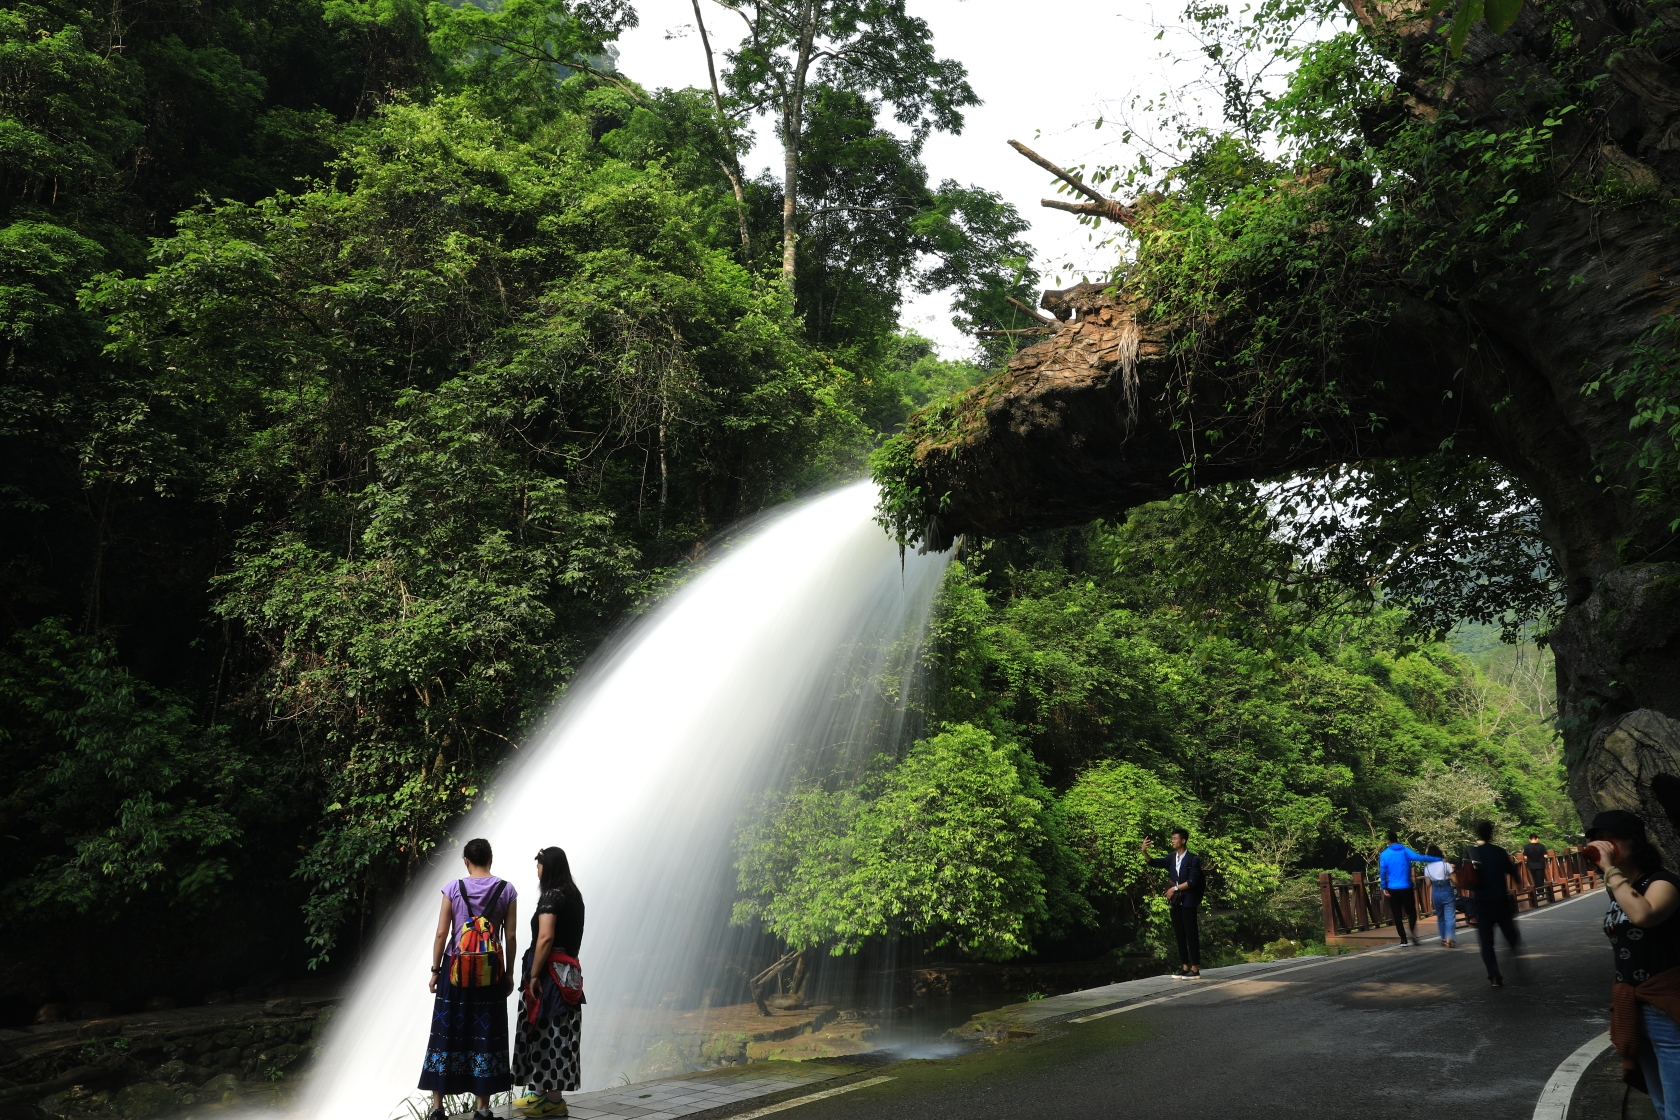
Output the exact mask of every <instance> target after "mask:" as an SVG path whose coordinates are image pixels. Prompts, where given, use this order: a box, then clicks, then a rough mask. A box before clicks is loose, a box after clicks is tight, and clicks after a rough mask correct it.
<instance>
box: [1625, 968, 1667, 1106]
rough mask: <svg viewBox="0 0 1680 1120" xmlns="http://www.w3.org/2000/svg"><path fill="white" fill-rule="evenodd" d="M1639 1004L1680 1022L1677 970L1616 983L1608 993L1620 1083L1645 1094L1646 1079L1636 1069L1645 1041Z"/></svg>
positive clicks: (1643, 1024) (1637, 1068)
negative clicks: (1618, 1058)
mask: <svg viewBox="0 0 1680 1120" xmlns="http://www.w3.org/2000/svg"><path fill="white" fill-rule="evenodd" d="M1642 1003H1648V1004H1650V1005H1651V1006H1652V1007H1655V1008H1656V1009H1657V1010H1658V1011H1661V1012H1662V1013H1663V1014H1664V1015H1667V1016H1668V1017H1669V1018H1670V1019H1673V1020H1674V1021H1675V1022H1676V1023H1680V968H1670V969H1667V970H1666V971H1663V972H1659V973H1657V974H1656V975H1655V976H1653V977H1651V978H1650V979H1649V980H1647V981H1645V982H1644V983H1643V984H1617V985H1615V986H1614V987H1613V988H1612V989H1611V990H1610V1042H1611V1044H1612V1045H1613V1046H1615V1047H1616V1053H1617V1054H1619V1055H1621V1058H1622V1080H1623V1081H1625V1082H1627V1083H1628V1084H1629V1085H1632V1086H1633V1087H1634V1088H1635V1089H1638V1090H1640V1091H1641V1092H1643V1091H1645V1076H1644V1074H1643V1073H1642V1072H1641V1071H1640V1069H1639V1047H1640V1044H1641V1043H1643V1042H1644V1041H1645V1023H1644V1021H1643V1020H1642V1019H1641V1017H1640V1010H1639V1005H1640V1004H1642Z"/></svg>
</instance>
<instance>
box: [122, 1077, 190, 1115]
mask: <svg viewBox="0 0 1680 1120" xmlns="http://www.w3.org/2000/svg"><path fill="white" fill-rule="evenodd" d="M114 1100H115V1104H116V1107H117V1112H118V1114H119V1115H121V1116H122V1118H123V1120H149V1118H150V1117H153V1116H161V1115H163V1114H164V1113H166V1112H172V1111H174V1109H175V1107H176V1106H177V1105H178V1104H179V1103H180V1102H179V1100H178V1099H177V1097H176V1094H175V1090H174V1089H172V1088H171V1087H169V1086H168V1085H164V1084H161V1083H159V1082H156V1081H142V1082H141V1083H140V1084H138V1085H130V1086H128V1087H127V1088H126V1089H122V1090H119V1091H118V1092H117V1094H116V1097H115V1098H114Z"/></svg>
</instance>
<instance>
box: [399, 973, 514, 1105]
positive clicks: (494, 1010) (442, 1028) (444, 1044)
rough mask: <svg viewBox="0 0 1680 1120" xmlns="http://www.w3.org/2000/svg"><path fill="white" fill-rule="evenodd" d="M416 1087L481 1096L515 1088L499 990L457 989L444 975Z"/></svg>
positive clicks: (434, 1005)
mask: <svg viewBox="0 0 1680 1120" xmlns="http://www.w3.org/2000/svg"><path fill="white" fill-rule="evenodd" d="M420 1088H422V1089H425V1090H427V1091H428V1092H433V1093H446V1094H447V1093H473V1094H475V1095H477V1096H481V1097H488V1096H490V1095H491V1094H493V1093H505V1092H507V1091H508V1090H509V1089H511V1088H513V1077H512V1075H511V1074H510V1073H509V1072H508V1029H507V997H506V996H504V995H503V994H502V989H501V988H500V987H495V988H455V987H451V986H450V984H449V976H448V974H447V972H446V973H445V974H444V975H442V976H439V977H438V990H437V999H436V1001H435V1002H433V1004H432V1037H431V1038H430V1039H429V1040H428V1041H427V1043H426V1063H425V1065H423V1066H422V1067H421V1068H420Z"/></svg>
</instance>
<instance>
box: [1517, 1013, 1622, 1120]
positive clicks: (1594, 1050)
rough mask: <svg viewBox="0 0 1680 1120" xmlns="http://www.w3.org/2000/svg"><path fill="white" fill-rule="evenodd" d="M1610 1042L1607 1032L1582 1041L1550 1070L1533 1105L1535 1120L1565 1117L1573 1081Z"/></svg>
mask: <svg viewBox="0 0 1680 1120" xmlns="http://www.w3.org/2000/svg"><path fill="white" fill-rule="evenodd" d="M1609 1045H1610V1032H1609V1031H1605V1032H1604V1033H1603V1034H1601V1035H1599V1036H1598V1037H1597V1038H1595V1039H1592V1040H1591V1041H1589V1042H1586V1043H1583V1044H1582V1046H1581V1048H1580V1049H1579V1050H1576V1051H1575V1053H1573V1054H1571V1055H1569V1057H1567V1058H1565V1059H1564V1060H1563V1064H1562V1065H1560V1066H1558V1067H1557V1069H1555V1070H1553V1071H1552V1079H1551V1080H1550V1081H1548V1082H1546V1087H1545V1088H1544V1089H1542V1090H1540V1101H1539V1103H1538V1104H1536V1105H1535V1106H1534V1120H1568V1117H1569V1098H1571V1097H1573V1096H1574V1095H1575V1084H1576V1082H1578V1081H1580V1080H1581V1075H1582V1074H1583V1073H1585V1072H1586V1071H1587V1067H1588V1066H1590V1065H1592V1062H1593V1059H1594V1058H1596V1057H1598V1056H1599V1055H1600V1054H1602V1053H1604V1051H1605V1049H1606V1048H1608V1047H1609Z"/></svg>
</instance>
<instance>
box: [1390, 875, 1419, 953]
mask: <svg viewBox="0 0 1680 1120" xmlns="http://www.w3.org/2000/svg"><path fill="white" fill-rule="evenodd" d="M1388 913H1389V916H1390V917H1392V918H1393V919H1394V929H1395V932H1397V933H1398V934H1399V935H1400V940H1401V941H1405V940H1406V926H1410V927H1411V930H1412V937H1413V939H1414V940H1415V939H1416V938H1417V894H1416V893H1415V892H1414V891H1412V889H1411V888H1410V887H1408V888H1407V889H1405V890H1403V891H1389V892H1388ZM1402 915H1404V916H1405V918H1406V919H1407V921H1406V925H1405V926H1403V925H1401V924H1400V918H1401V916H1402Z"/></svg>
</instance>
